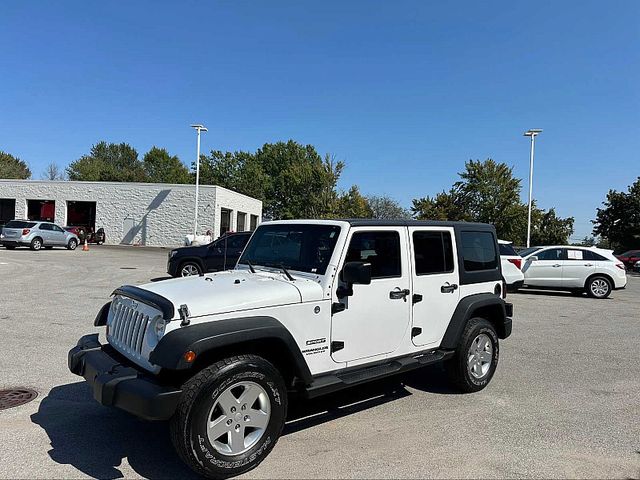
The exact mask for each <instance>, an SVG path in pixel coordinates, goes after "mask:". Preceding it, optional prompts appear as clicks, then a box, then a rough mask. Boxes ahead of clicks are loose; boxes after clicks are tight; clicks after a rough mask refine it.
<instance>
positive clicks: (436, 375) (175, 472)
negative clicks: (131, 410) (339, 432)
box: [31, 366, 455, 480]
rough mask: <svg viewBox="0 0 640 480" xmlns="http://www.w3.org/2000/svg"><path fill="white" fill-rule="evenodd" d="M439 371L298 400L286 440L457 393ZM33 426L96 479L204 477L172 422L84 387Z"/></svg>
mask: <svg viewBox="0 0 640 480" xmlns="http://www.w3.org/2000/svg"><path fill="white" fill-rule="evenodd" d="M446 385H447V384H446V379H445V377H444V374H443V372H442V368H441V367H439V366H431V367H425V368H422V369H418V370H415V371H413V372H410V373H408V374H403V375H398V376H393V377H389V378H387V379H384V380H379V381H376V382H372V383H370V384H365V385H361V386H358V387H354V388H349V389H346V390H342V391H340V392H337V393H334V394H330V395H326V396H324V397H320V398H317V399H314V400H304V399H302V398H295V397H292V398H291V400H290V403H289V413H288V415H287V423H286V424H285V427H284V431H283V435H288V434H291V433H295V432H298V431H300V430H304V429H307V428H313V427H316V426H318V425H321V424H323V423H327V422H330V421H332V420H336V419H339V418H341V417H344V416H347V415H351V414H354V413H357V412H362V411H365V410H368V409H370V408H374V407H377V406H379V405H383V404H385V403H388V402H393V401H397V400H400V399H402V398H404V397H407V396H409V395H411V392H410V391H409V390H407V388H406V387H407V386H410V387H412V388H414V389H417V390H421V391H425V392H432V393H439V394H450V393H455V392H453V391H452V390H450V389H449V388H448V387H447V386H446ZM31 421H32V422H33V423H35V424H36V425H39V426H40V427H42V428H43V429H44V430H45V431H46V433H47V435H48V436H49V440H50V442H51V450H49V452H48V453H49V456H50V457H51V459H52V460H53V461H55V462H56V463H59V464H64V465H72V466H73V467H75V468H77V469H78V470H79V471H81V472H82V473H84V474H86V475H89V476H91V477H94V478H101V479H110V480H111V479H116V478H123V477H124V474H123V473H122V472H121V470H120V469H119V468H118V467H119V466H120V465H121V463H122V460H123V459H125V458H126V459H127V462H128V463H129V465H130V466H131V468H132V469H133V470H134V471H135V472H136V475H137V476H140V477H145V478H150V479H165V478H172V479H173V478H183V479H193V478H199V477H197V476H196V475H195V474H194V473H192V472H191V470H190V469H189V468H188V467H186V466H185V465H184V464H183V463H182V462H181V461H180V459H179V458H178V456H177V454H176V453H175V451H174V449H173V446H172V445H171V441H170V439H169V425H168V423H167V422H147V421H144V420H140V419H138V418H136V417H134V416H132V415H129V414H127V413H125V412H121V411H119V410H117V409H115V408H108V407H103V406H101V405H99V404H98V403H97V402H96V401H95V400H93V397H92V395H91V390H90V389H89V387H88V386H87V384H86V383H84V382H78V383H70V384H67V385H60V386H58V387H55V388H53V389H52V390H51V391H50V392H49V394H48V395H47V396H46V397H44V398H43V399H42V401H41V402H40V407H39V408H38V411H37V412H36V413H34V414H33V415H32V416H31Z"/></svg>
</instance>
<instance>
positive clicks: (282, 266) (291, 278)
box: [280, 265, 295, 282]
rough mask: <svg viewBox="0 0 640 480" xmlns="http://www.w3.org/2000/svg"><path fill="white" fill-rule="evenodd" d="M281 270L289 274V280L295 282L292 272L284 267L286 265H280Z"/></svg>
mask: <svg viewBox="0 0 640 480" xmlns="http://www.w3.org/2000/svg"><path fill="white" fill-rule="evenodd" d="M280 270H282V272H283V273H284V274H285V275H286V276H287V278H288V279H289V281H291V282H293V281H294V280H295V279H294V278H293V277H292V276H291V274H290V273H289V272H288V271H287V269H286V268H284V265H280Z"/></svg>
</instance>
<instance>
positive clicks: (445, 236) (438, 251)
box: [413, 231, 453, 275]
mask: <svg viewBox="0 0 640 480" xmlns="http://www.w3.org/2000/svg"><path fill="white" fill-rule="evenodd" d="M413 254H414V257H415V262H416V275H430V274H436V273H448V272H453V248H452V246H451V234H450V233H449V232H435V231H422V232H421V231H416V232H413Z"/></svg>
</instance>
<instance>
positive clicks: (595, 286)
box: [587, 275, 612, 298]
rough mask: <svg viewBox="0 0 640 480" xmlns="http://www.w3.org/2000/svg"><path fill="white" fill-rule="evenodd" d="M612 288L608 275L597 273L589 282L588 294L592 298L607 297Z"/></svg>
mask: <svg viewBox="0 0 640 480" xmlns="http://www.w3.org/2000/svg"><path fill="white" fill-rule="evenodd" d="M611 290H612V288H611V282H610V281H609V279H608V278H607V277H603V276H601V275H596V276H594V277H592V278H590V279H589V281H588V282H587V295H589V296H590V297H591V298H607V297H608V296H609V295H611Z"/></svg>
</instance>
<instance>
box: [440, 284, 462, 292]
mask: <svg viewBox="0 0 640 480" xmlns="http://www.w3.org/2000/svg"><path fill="white" fill-rule="evenodd" d="M457 289H458V285H456V284H455V283H454V284H450V283H449V282H447V283H445V284H444V285H442V286H441V287H440V292H442V293H453V292H455V291H456V290H457Z"/></svg>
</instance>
